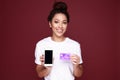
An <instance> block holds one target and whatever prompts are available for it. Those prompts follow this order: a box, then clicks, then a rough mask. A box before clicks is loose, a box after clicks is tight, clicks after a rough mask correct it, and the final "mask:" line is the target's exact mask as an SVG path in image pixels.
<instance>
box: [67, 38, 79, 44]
mask: <svg viewBox="0 0 120 80" xmlns="http://www.w3.org/2000/svg"><path fill="white" fill-rule="evenodd" d="M67 42H68V43H69V44H72V45H76V46H80V43H79V42H78V41H75V40H73V39H71V38H67Z"/></svg>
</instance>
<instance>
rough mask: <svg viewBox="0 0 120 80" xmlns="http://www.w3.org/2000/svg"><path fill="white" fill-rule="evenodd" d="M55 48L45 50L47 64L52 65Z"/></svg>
mask: <svg viewBox="0 0 120 80" xmlns="http://www.w3.org/2000/svg"><path fill="white" fill-rule="evenodd" d="M52 59H53V50H45V63H44V65H45V66H52Z"/></svg>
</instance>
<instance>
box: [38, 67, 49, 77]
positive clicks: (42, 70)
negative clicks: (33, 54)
mask: <svg viewBox="0 0 120 80" xmlns="http://www.w3.org/2000/svg"><path fill="white" fill-rule="evenodd" d="M36 71H37V74H38V76H39V77H41V78H42V77H45V76H47V75H48V74H49V73H50V71H51V67H45V66H43V65H37V66H36Z"/></svg>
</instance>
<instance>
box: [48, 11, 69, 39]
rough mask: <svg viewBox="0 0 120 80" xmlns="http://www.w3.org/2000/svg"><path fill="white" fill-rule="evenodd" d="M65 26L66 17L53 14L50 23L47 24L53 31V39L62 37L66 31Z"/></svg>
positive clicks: (60, 14)
mask: <svg viewBox="0 0 120 80" xmlns="http://www.w3.org/2000/svg"><path fill="white" fill-rule="evenodd" d="M67 24H68V22H67V17H66V16H65V15H64V14H62V13H57V14H55V15H54V17H53V19H52V21H51V22H49V25H50V27H51V28H52V31H53V37H63V36H64V33H65V32H66V29H67Z"/></svg>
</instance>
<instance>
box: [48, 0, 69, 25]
mask: <svg viewBox="0 0 120 80" xmlns="http://www.w3.org/2000/svg"><path fill="white" fill-rule="evenodd" d="M56 13H62V14H64V15H65V16H66V17H67V22H68V23H69V13H68V11H67V4H66V3H65V2H55V3H54V5H53V9H52V10H51V12H50V14H49V15H48V21H52V19H53V17H54V15H55V14H56Z"/></svg>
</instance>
